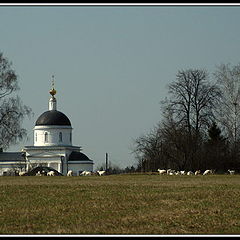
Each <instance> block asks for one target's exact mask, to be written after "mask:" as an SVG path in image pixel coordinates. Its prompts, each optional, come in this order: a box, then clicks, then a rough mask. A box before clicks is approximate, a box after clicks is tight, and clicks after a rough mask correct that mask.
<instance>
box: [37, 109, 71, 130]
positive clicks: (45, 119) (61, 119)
mask: <svg viewBox="0 0 240 240" xmlns="http://www.w3.org/2000/svg"><path fill="white" fill-rule="evenodd" d="M42 125H64V126H71V122H70V120H69V119H68V117H67V116H66V115H65V114H64V113H62V112H59V111H57V110H51V111H46V112H44V113H42V114H41V115H40V117H39V118H38V119H37V121H36V123H35V126H42Z"/></svg>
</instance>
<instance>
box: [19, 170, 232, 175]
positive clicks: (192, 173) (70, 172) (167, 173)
mask: <svg viewBox="0 0 240 240" xmlns="http://www.w3.org/2000/svg"><path fill="white" fill-rule="evenodd" d="M157 171H158V172H159V174H160V175H163V174H166V175H209V174H214V172H215V171H214V170H211V169H208V170H206V171H204V172H203V173H201V171H200V170H196V171H195V172H192V171H176V170H173V169H167V170H165V169H158V170H157ZM25 173H26V172H24V171H23V172H19V176H24V175H25ZM228 173H229V174H230V175H233V174H235V170H230V169H228ZM105 174H106V171H96V172H95V173H94V172H90V171H83V172H81V173H80V174H79V175H80V176H91V175H98V176H102V175H105ZM44 175H47V176H55V173H54V171H49V172H47V173H45V172H44V171H38V172H37V173H36V176H44ZM67 176H73V171H72V170H69V171H68V172H67Z"/></svg>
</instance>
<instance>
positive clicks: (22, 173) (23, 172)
mask: <svg viewBox="0 0 240 240" xmlns="http://www.w3.org/2000/svg"><path fill="white" fill-rule="evenodd" d="M25 173H26V172H25V171H22V172H19V173H18V175H19V176H23V175H24V174H25Z"/></svg>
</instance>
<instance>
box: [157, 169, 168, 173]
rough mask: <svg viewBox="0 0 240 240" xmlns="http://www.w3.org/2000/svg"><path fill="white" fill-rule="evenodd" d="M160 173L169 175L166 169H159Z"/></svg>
mask: <svg viewBox="0 0 240 240" xmlns="http://www.w3.org/2000/svg"><path fill="white" fill-rule="evenodd" d="M158 172H159V174H165V173H167V171H166V170H165V169H162V170H161V169H158Z"/></svg>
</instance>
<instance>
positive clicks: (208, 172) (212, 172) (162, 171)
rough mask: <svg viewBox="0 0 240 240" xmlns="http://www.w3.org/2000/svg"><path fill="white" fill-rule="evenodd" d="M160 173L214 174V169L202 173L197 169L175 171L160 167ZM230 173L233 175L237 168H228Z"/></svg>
mask: <svg viewBox="0 0 240 240" xmlns="http://www.w3.org/2000/svg"><path fill="white" fill-rule="evenodd" d="M158 172H159V174H167V175H209V174H214V172H215V171H214V170H211V169H207V170H206V171H204V172H203V173H202V174H201V171H200V170H196V171H195V172H192V171H175V170H172V169H167V170H165V169H158ZM228 172H229V174H231V175H233V174H235V170H230V169H228Z"/></svg>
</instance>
